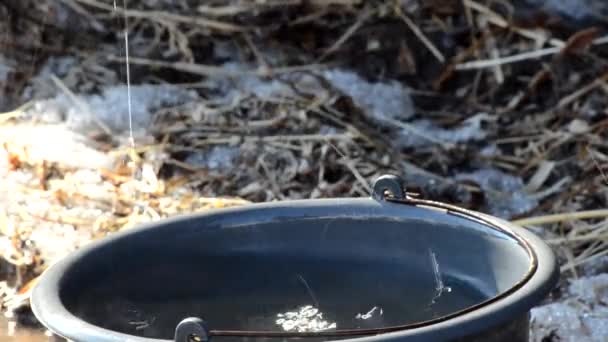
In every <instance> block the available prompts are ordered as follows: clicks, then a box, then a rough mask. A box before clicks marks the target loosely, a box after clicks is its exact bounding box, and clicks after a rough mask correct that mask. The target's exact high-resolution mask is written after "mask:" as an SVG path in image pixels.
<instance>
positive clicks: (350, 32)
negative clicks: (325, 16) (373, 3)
mask: <svg viewBox="0 0 608 342" xmlns="http://www.w3.org/2000/svg"><path fill="white" fill-rule="evenodd" d="M374 13H375V11H365V12H363V13H362V14H361V15H360V16H359V18H358V19H357V21H355V23H354V24H352V25H351V26H350V27H349V28H348V30H346V32H344V33H343V34H342V36H341V37H340V38H339V39H338V40H337V41H336V42H335V43H333V44H332V46H330V47H329V48H328V49H327V50H325V52H324V53H323V54H322V55H321V57H319V59H318V60H317V62H321V61H322V60H324V59H325V58H326V57H327V56H329V55H331V54H332V53H334V52H336V50H338V49H339V48H340V46H342V44H344V43H345V42H346V41H347V40H348V39H349V38H350V37H351V36H352V35H353V34H355V32H357V30H358V29H359V28H360V27H361V26H362V25H363V23H365V22H366V21H367V19H369V18H370V17H371V16H372V15H373V14H374Z"/></svg>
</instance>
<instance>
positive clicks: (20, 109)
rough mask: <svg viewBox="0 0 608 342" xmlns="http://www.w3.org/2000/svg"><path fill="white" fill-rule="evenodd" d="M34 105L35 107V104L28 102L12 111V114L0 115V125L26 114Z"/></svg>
mask: <svg viewBox="0 0 608 342" xmlns="http://www.w3.org/2000/svg"><path fill="white" fill-rule="evenodd" d="M33 105H34V102H32V101H28V102H26V103H24V104H22V105H21V106H19V107H17V108H16V109H14V110H11V111H10V112H4V113H0V124H3V123H5V122H7V121H8V120H11V119H14V118H17V117H19V116H21V115H23V114H25V112H26V111H27V110H28V109H30V108H31V107H32V106H33Z"/></svg>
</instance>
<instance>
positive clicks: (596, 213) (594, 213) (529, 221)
mask: <svg viewBox="0 0 608 342" xmlns="http://www.w3.org/2000/svg"><path fill="white" fill-rule="evenodd" d="M603 217H608V209H597V210H585V211H577V212H572V213H561V214H553V215H543V216H536V217H529V218H524V219H519V220H515V221H512V222H513V223H515V224H517V225H520V226H535V225H539V224H549V223H557V222H563V221H571V220H583V219H593V218H603Z"/></svg>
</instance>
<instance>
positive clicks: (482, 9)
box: [463, 0, 566, 48]
mask: <svg viewBox="0 0 608 342" xmlns="http://www.w3.org/2000/svg"><path fill="white" fill-rule="evenodd" d="M463 4H464V5H465V6H466V7H467V8H470V9H474V10H476V11H477V12H479V13H482V14H484V15H485V16H486V19H487V20H488V22H489V23H492V24H494V25H496V26H499V27H502V28H508V29H510V30H511V31H513V32H515V33H517V34H519V35H521V36H522V37H526V38H529V39H532V40H534V41H537V42H541V41H544V40H547V39H546V37H545V36H544V35H542V34H539V33H537V32H534V31H532V30H527V29H523V28H520V27H516V26H513V25H511V24H510V23H509V22H508V21H507V20H505V19H504V18H503V17H502V16H500V15H499V14H498V13H496V12H494V11H492V10H491V9H490V8H489V7H487V6H484V5H482V4H480V3H477V2H475V1H472V0H463ZM548 42H549V44H551V45H553V46H555V47H560V48H561V47H564V46H566V43H565V42H564V41H563V40H560V39H556V38H551V39H549V40H548Z"/></svg>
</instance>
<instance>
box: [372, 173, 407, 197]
mask: <svg viewBox="0 0 608 342" xmlns="http://www.w3.org/2000/svg"><path fill="white" fill-rule="evenodd" d="M387 192H388V196H387ZM372 197H373V198H374V199H375V200H377V201H383V200H385V199H386V198H387V197H389V198H394V199H400V200H403V199H405V188H404V186H403V180H402V179H401V178H399V177H398V176H395V175H384V176H380V177H378V179H376V181H375V182H374V186H373V193H372Z"/></svg>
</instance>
